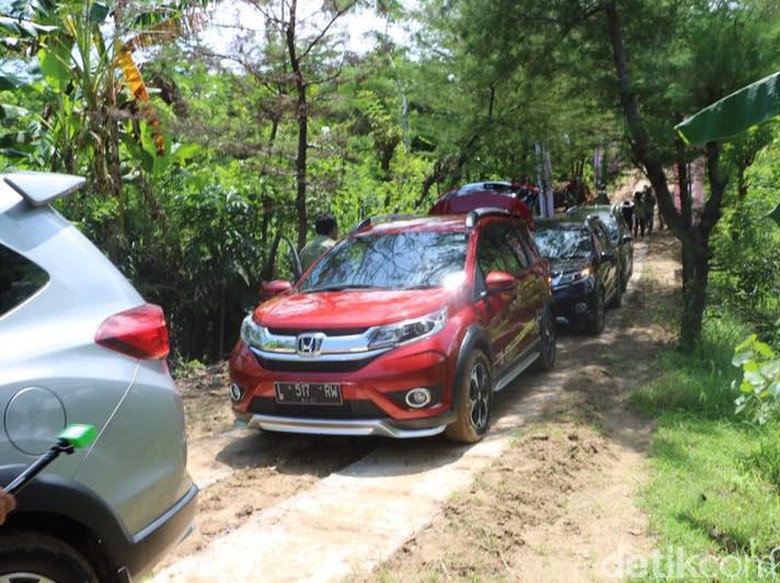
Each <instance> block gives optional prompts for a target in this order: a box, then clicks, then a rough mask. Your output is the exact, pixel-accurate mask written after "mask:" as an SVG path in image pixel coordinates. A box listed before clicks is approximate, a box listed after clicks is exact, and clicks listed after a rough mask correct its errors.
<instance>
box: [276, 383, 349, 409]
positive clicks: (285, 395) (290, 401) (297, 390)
mask: <svg viewBox="0 0 780 583" xmlns="http://www.w3.org/2000/svg"><path fill="white" fill-rule="evenodd" d="M274 390H275V391H276V402H277V403H279V404H281V405H341V403H342V401H341V385H339V384H337V383H274Z"/></svg>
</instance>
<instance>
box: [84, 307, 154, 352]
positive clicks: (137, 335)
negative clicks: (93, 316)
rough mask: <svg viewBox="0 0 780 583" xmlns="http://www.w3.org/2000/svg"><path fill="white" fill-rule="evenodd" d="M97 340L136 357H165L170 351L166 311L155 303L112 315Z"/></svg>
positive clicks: (108, 346)
mask: <svg viewBox="0 0 780 583" xmlns="http://www.w3.org/2000/svg"><path fill="white" fill-rule="evenodd" d="M95 342H96V343H97V344H99V345H100V346H104V347H106V348H110V349H111V350H116V351H117V352H121V353H122V354H126V355H128V356H132V357H134V358H144V359H148V358H158V359H159V358H165V357H166V356H168V352H169V350H170V345H169V344H168V326H166V324H165V314H164V313H163V311H162V308H161V307H160V306H156V305H154V304H144V305H143V306H138V307H137V308H132V309H130V310H126V311H124V312H119V313H118V314H114V315H113V316H109V317H108V318H106V319H105V320H104V321H103V323H102V324H101V325H100V328H98V331H97V334H95Z"/></svg>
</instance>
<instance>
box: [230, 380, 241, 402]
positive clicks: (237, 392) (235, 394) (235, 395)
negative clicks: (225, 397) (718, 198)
mask: <svg viewBox="0 0 780 583" xmlns="http://www.w3.org/2000/svg"><path fill="white" fill-rule="evenodd" d="M243 396H244V389H242V388H241V387H239V386H238V385H237V384H235V383H234V384H232V385H230V398H231V399H232V400H234V401H240V400H241V398H242V397H243Z"/></svg>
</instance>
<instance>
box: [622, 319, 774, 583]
mask: <svg viewBox="0 0 780 583" xmlns="http://www.w3.org/2000/svg"><path fill="white" fill-rule="evenodd" d="M744 335H745V326H744V325H742V324H741V323H740V322H739V321H738V320H736V319H734V318H733V317H729V316H728V315H720V316H719V317H715V315H714V314H713V313H712V312H711V313H709V315H708V317H707V319H706V321H705V326H704V330H703V334H702V336H701V339H700V341H699V344H698V345H697V347H696V349H695V350H694V351H693V352H692V353H682V352H679V351H670V352H667V353H665V354H663V355H662V357H661V358H660V359H659V361H658V368H659V369H660V371H661V374H660V376H659V377H658V378H657V379H656V380H655V381H653V382H652V383H651V384H650V385H648V386H645V387H642V388H640V389H638V390H637V391H635V393H634V394H633V395H632V401H633V402H634V404H635V405H637V406H638V407H639V408H640V410H641V411H642V412H644V413H649V414H653V415H655V416H657V417H658V419H657V422H656V424H657V425H656V432H655V435H654V437H653V443H652V446H651V450H650V455H651V464H652V469H653V472H652V478H651V480H650V481H649V482H648V483H647V484H646V485H645V487H643V491H642V503H643V505H644V506H645V507H646V508H647V510H648V511H649V513H650V522H651V528H652V529H653V531H654V532H655V533H656V536H657V538H658V545H657V548H658V549H659V552H658V554H657V555H654V557H653V558H652V560H648V561H646V562H645V563H644V564H643V565H639V566H640V567H643V569H638V570H635V571H634V572H632V573H630V575H633V576H631V577H630V578H629V579H630V580H631V581H658V580H668V579H669V578H672V579H674V578H680V580H688V579H692V578H695V577H696V575H697V574H696V573H693V572H691V571H690V570H685V569H686V565H689V566H691V568H694V567H696V566H698V565H700V564H704V562H705V559H706V563H707V565H709V567H710V569H709V571H708V572H707V574H706V575H707V578H714V580H726V579H727V577H725V576H724V575H722V573H720V572H718V571H716V569H717V566H718V565H734V564H739V565H741V566H742V569H743V570H742V571H741V572H740V577H741V578H737V579H736V580H744V581H759V580H769V581H771V580H774V579H773V578H772V577H771V573H772V569H774V568H776V567H777V564H776V563H775V562H772V561H773V556H772V553H773V551H774V550H775V549H776V547H777V542H778V540H780V527H778V524H777V521H776V519H775V516H776V514H777V512H778V511H780V496H778V477H779V476H780V446H778V440H777V425H773V424H766V425H752V424H747V423H742V422H739V421H738V420H735V419H734V405H733V400H734V397H735V396H736V395H737V394H738V391H737V390H736V389H735V388H732V387H730V384H729V379H730V378H733V372H732V371H733V367H732V365H731V358H732V355H733V349H732V348H731V347H732V346H734V344H736V343H737V342H738V340H737V339H738V338H744ZM760 350H761V352H766V349H765V347H764V348H761V349H760ZM767 354H768V353H767ZM680 557H685V559H686V560H685V561H684V562H683V563H681V561H680ZM774 559H775V560H776V557H774ZM732 572H733V571H732ZM767 573H769V575H770V576H769V577H767ZM699 575H704V574H702V573H699ZM729 580H730V579H729Z"/></svg>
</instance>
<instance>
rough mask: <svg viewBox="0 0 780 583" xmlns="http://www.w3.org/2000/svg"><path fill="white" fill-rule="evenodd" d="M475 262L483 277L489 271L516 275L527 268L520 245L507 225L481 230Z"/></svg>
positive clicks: (526, 260)
mask: <svg viewBox="0 0 780 583" xmlns="http://www.w3.org/2000/svg"><path fill="white" fill-rule="evenodd" d="M507 243H508V244H507ZM477 262H478V263H479V266H480V268H481V269H482V273H483V274H484V275H487V274H488V273H490V272H491V271H504V272H506V273H511V274H512V275H516V274H518V273H520V272H521V271H523V269H525V268H526V267H527V266H528V259H527V258H526V256H525V252H524V251H523V249H522V244H521V242H520V240H519V239H518V237H517V234H516V233H514V232H513V229H512V225H510V224H509V223H503V224H496V225H490V226H488V227H487V228H486V229H484V230H483V232H482V235H481V237H480V239H479V244H478V246H477Z"/></svg>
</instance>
